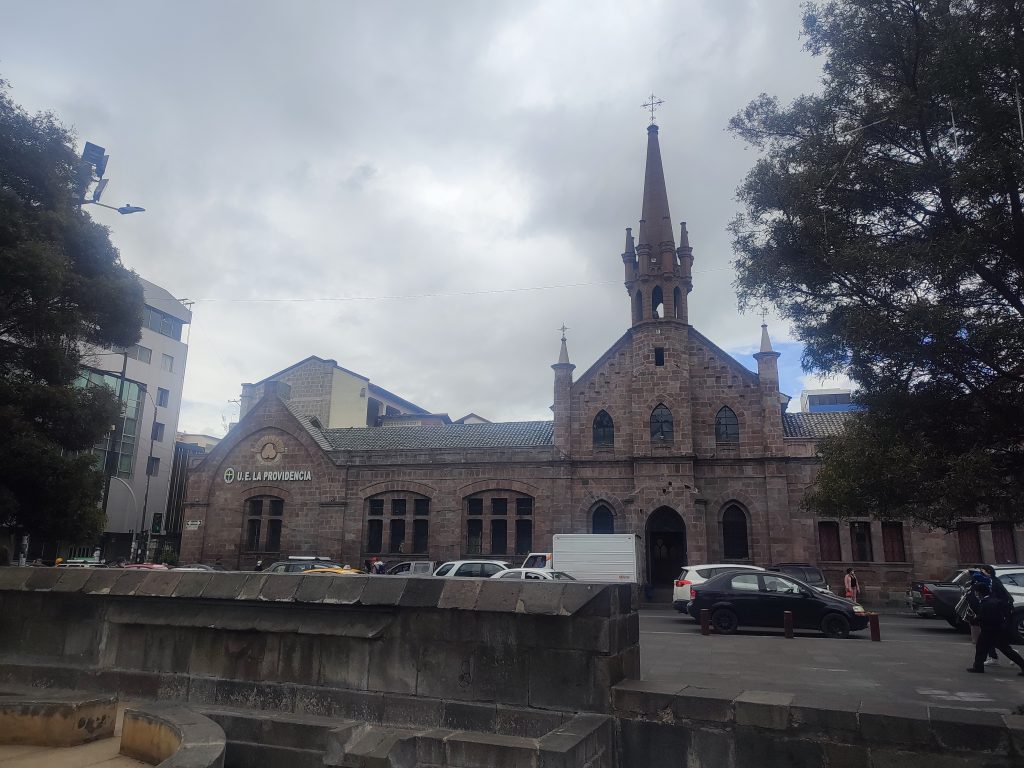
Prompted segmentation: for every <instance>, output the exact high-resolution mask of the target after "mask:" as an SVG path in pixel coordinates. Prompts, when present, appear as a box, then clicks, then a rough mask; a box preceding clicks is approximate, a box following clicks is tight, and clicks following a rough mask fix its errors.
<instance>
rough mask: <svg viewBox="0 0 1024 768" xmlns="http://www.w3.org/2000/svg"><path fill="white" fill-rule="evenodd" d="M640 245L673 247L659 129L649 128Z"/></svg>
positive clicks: (651, 126) (655, 126) (656, 127)
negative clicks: (663, 244) (668, 245)
mask: <svg viewBox="0 0 1024 768" xmlns="http://www.w3.org/2000/svg"><path fill="white" fill-rule="evenodd" d="M640 218H641V219H642V220H643V222H644V226H642V227H641V228H640V245H651V246H654V247H657V246H659V245H661V244H662V243H672V248H673V250H674V249H675V240H674V239H673V237H672V217H671V215H670V214H669V212H668V191H667V190H666V188H665V170H664V168H663V167H662V164H661V146H660V145H659V144H658V126H657V125H655V124H654V123H651V124H650V125H649V126H647V168H646V170H645V171H644V205H643V213H642V215H641V217H640Z"/></svg>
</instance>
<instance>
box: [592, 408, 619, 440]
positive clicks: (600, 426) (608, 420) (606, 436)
mask: <svg viewBox="0 0 1024 768" xmlns="http://www.w3.org/2000/svg"><path fill="white" fill-rule="evenodd" d="M594 445H615V423H614V422H613V421H612V417H611V416H609V415H608V411H600V412H598V414H597V416H595V417H594Z"/></svg>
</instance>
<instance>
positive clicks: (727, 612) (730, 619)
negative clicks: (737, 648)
mask: <svg viewBox="0 0 1024 768" xmlns="http://www.w3.org/2000/svg"><path fill="white" fill-rule="evenodd" d="M738 624H739V621H738V619H737V618H736V611H734V610H732V609H731V608H717V609H715V611H714V612H712V614H711V626H713V627H714V628H715V632H718V633H720V634H723V635H731V634H732V633H733V632H735V631H736V627H737V625H738Z"/></svg>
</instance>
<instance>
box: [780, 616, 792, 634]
mask: <svg viewBox="0 0 1024 768" xmlns="http://www.w3.org/2000/svg"><path fill="white" fill-rule="evenodd" d="M782 626H783V628H784V629H785V632H786V637H787V638H788V639H790V640H792V639H793V612H792V611H783V612H782Z"/></svg>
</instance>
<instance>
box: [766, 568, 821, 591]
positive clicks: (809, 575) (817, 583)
mask: <svg viewBox="0 0 1024 768" xmlns="http://www.w3.org/2000/svg"><path fill="white" fill-rule="evenodd" d="M765 570H766V571H776V572H778V573H785V574H787V575H789V576H792V577H793V578H796V579H800V581H802V582H803V583H804V584H809V585H810V586H812V587H814V588H815V589H823V590H825V591H826V592H831V591H832V590H831V589H829V586H828V582H827V581H825V574H824V573H822V572H821V568H819V567H818V566H816V565H811V564H810V563H778V564H777V565H769V566H767V567H766V568H765Z"/></svg>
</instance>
